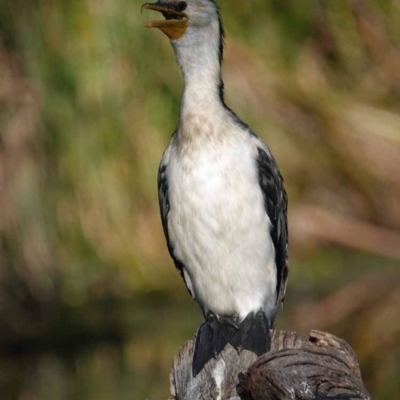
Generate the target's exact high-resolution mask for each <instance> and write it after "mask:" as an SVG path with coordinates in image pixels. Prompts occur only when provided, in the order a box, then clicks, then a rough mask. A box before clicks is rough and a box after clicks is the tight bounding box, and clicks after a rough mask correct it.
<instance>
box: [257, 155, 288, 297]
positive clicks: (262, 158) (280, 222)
mask: <svg viewBox="0 0 400 400" xmlns="http://www.w3.org/2000/svg"><path fill="white" fill-rule="evenodd" d="M257 164H258V179H259V183H260V187H261V190H262V193H263V196H264V205H265V210H266V212H267V214H268V216H269V218H270V220H271V223H272V229H271V238H272V242H273V244H274V247H275V263H276V270H277V285H276V295H277V302H278V304H279V303H280V302H281V301H283V300H284V298H285V292H286V281H287V276H288V272H289V268H288V266H289V259H288V228H287V195H286V191H285V188H284V187H283V178H282V176H281V174H280V172H279V169H278V167H277V165H276V162H275V160H274V158H273V157H272V156H271V155H270V154H268V153H267V152H266V151H265V150H263V149H261V148H258V157H257Z"/></svg>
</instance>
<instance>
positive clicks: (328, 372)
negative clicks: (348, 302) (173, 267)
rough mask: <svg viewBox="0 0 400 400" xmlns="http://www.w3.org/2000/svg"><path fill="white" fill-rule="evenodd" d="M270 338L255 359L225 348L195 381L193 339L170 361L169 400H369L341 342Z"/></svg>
mask: <svg viewBox="0 0 400 400" xmlns="http://www.w3.org/2000/svg"><path fill="white" fill-rule="evenodd" d="M271 334H272V346H271V351H270V352H268V353H266V354H264V355H262V356H261V357H259V358H258V359H257V356H256V355H255V354H253V353H251V352H249V351H246V350H244V351H242V352H240V353H239V352H238V351H236V350H235V349H234V348H233V347H232V346H230V345H228V346H227V347H226V348H225V349H224V350H223V352H222V353H221V354H220V355H219V356H218V358H217V359H215V360H210V361H209V362H208V363H207V365H206V366H205V367H204V369H203V370H202V371H201V372H200V373H199V374H198V375H197V376H196V377H193V375H192V358H193V348H194V341H189V342H187V343H186V344H185V346H183V348H182V349H181V350H180V352H179V354H178V355H177V356H176V357H175V358H174V362H173V366H172V370H171V395H172V396H171V398H170V400H200V399H201V400H209V399H210V400H211V399H215V400H228V399H229V400H240V399H248V400H309V399H316V400H341V399H343V400H345V399H346V400H353V399H354V400H355V399H362V400H371V397H370V395H369V394H368V392H367V390H366V389H365V387H364V384H363V382H362V379H361V374H360V369H359V366H358V362H357V359H356V356H355V354H354V351H353V350H352V348H351V347H350V346H349V345H348V344H347V343H346V342H345V341H344V340H342V339H338V338H337V337H335V336H333V335H331V334H329V333H324V332H319V331H311V332H310V334H309V336H308V337H305V336H301V335H298V334H297V333H296V332H277V331H273V332H272V333H271Z"/></svg>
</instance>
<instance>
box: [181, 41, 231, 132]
mask: <svg viewBox="0 0 400 400" xmlns="http://www.w3.org/2000/svg"><path fill="white" fill-rule="evenodd" d="M174 50H175V54H176V58H177V61H178V64H179V65H180V67H181V70H182V75H183V79H184V93H183V97H182V103H181V110H180V119H179V126H180V128H183V129H181V130H182V131H183V132H189V131H191V130H192V129H190V128H192V127H191V126H185V124H187V123H191V122H192V121H193V120H197V121H200V120H203V121H204V122H205V123H206V122H207V121H210V118H213V116H217V115H218V114H219V113H223V112H224V103H223V99H222V92H221V87H222V80H221V63H220V55H219V51H220V50H219V41H218V40H217V39H215V40H212V39H211V40H210V39H209V37H207V36H204V37H202V36H201V34H197V35H196V36H195V37H192V38H190V37H189V38H186V40H185V41H182V42H180V43H179V45H175V46H174Z"/></svg>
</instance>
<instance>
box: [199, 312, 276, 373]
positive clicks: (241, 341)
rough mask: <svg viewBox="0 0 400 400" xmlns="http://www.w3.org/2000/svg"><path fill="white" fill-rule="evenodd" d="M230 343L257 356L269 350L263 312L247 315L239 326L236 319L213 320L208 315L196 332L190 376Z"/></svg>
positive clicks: (267, 328)
mask: <svg viewBox="0 0 400 400" xmlns="http://www.w3.org/2000/svg"><path fill="white" fill-rule="evenodd" d="M228 343H230V344H231V345H232V346H233V347H234V348H235V349H237V350H242V349H246V350H250V351H252V352H253V353H255V354H257V355H258V356H260V355H261V354H264V353H266V352H267V351H269V350H270V347H271V336H270V333H269V323H268V319H267V317H266V316H265V314H264V312H263V311H261V310H260V311H258V312H257V314H249V315H248V316H247V317H246V318H245V319H244V320H243V321H242V322H240V323H238V322H237V317H217V316H215V315H214V314H212V313H210V314H208V316H207V319H206V320H205V322H203V324H202V325H201V326H200V328H199V330H198V331H197V337H196V345H195V349H194V356H193V368H192V369H193V376H196V375H197V374H198V373H199V372H200V371H201V370H202V369H203V367H204V365H206V363H207V362H208V361H209V360H210V359H211V358H213V357H214V358H215V357H217V355H218V354H219V353H221V351H222V350H223V349H224V348H225V346H226V345H227V344H228Z"/></svg>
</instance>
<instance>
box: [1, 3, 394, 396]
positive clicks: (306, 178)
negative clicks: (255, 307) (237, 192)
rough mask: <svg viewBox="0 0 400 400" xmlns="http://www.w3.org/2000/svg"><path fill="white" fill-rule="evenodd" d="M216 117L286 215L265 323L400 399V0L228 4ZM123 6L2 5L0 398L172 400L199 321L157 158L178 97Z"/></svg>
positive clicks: (153, 46) (166, 59)
mask: <svg viewBox="0 0 400 400" xmlns="http://www.w3.org/2000/svg"><path fill="white" fill-rule="evenodd" d="M219 3H220V6H221V10H222V15H223V17H224V22H225V28H226V31H227V35H228V36H227V39H226V44H227V46H226V51H225V63H224V69H223V73H224V79H225V83H226V97H227V103H228V104H229V105H230V106H231V107H232V108H233V109H234V110H235V111H236V112H237V113H238V115H239V116H240V117H241V118H242V119H244V120H245V121H246V122H247V123H249V124H250V126H251V127H252V128H253V130H254V131H255V132H257V133H258V134H259V135H260V136H261V137H262V138H263V139H264V140H266V141H267V142H268V144H269V146H270V148H271V149H272V151H273V153H274V154H275V156H276V158H277V160H278V163H279V165H280V168H281V171H282V174H283V176H284V178H285V181H286V188H287V191H288V195H289V201H290V215H289V224H290V256H291V262H290V268H291V272H290V279H289V286H288V292H287V299H286V303H285V306H284V308H283V310H282V311H281V312H280V315H279V318H278V321H277V327H278V328H280V329H289V330H297V331H299V332H301V333H307V332H308V330H309V329H312V328H315V329H320V330H327V331H330V332H332V333H334V334H336V335H338V336H340V337H342V338H344V339H346V340H347V341H348V342H349V343H350V344H351V345H352V346H353V348H354V349H355V351H356V352H357V355H358V358H359V361H360V363H361V368H362V373H363V378H364V380H365V383H366V385H367V387H368V388H369V390H370V391H371V393H372V395H373V396H374V399H375V400H385V399H388V400H389V399H396V398H398V396H399V393H400V379H399V377H400V285H399V284H400V269H399V268H400V2H399V0H324V1H322V0H251V1H250V0H248V1H242V0H229V1H228V0H220V1H219ZM140 4H141V3H140V2H139V1H137V0H135V1H133V0H68V1H64V0H1V2H0V133H1V135H0V237H1V246H0V393H1V398H2V399H4V400H8V399H18V400H47V399H49V400H50V399H51V400H64V399H65V400H66V399H68V400H69V399H82V400H90V399H96V400H111V399H112V400H117V399H118V400H119V399H121V400H123V399H149V400H151V399H154V400H155V399H166V398H167V397H168V393H169V390H168V387H169V382H168V373H169V368H170V365H171V361H172V357H173V355H174V354H176V353H177V351H178V349H179V347H180V346H181V345H182V344H183V343H184V342H185V340H187V339H189V338H191V337H192V336H193V335H194V333H195V330H196V327H197V326H198V324H199V323H200V321H201V319H202V316H201V313H200V311H199V310H198V308H197V307H196V305H195V304H194V302H193V301H191V300H190V299H189V296H188V294H187V292H186V289H185V287H184V285H183V284H182V282H181V281H180V277H179V275H178V274H177V273H176V272H175V270H174V267H173V264H172V262H171V260H170V258H169V256H168V254H167V250H166V246H165V242H164V237H163V233H162V229H161V223H160V220H159V215H158V203H157V193H156V175H157V167H158V162H159V160H160V158H161V154H162V152H163V150H164V148H165V147H166V145H167V143H168V141H169V138H170V134H171V132H172V131H173V130H174V127H175V125H176V122H177V115H178V112H179V103H180V96H181V93H182V82H181V77H180V71H179V69H178V67H177V65H176V63H175V60H174V56H173V52H172V50H171V48H170V45H169V43H168V40H167V39H166V37H164V36H163V35H162V33H161V32H159V31H156V30H147V29H145V28H143V24H144V22H146V21H147V20H149V19H151V18H153V17H154V14H153V13H151V12H149V13H147V12H146V13H144V14H143V15H141V14H140Z"/></svg>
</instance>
